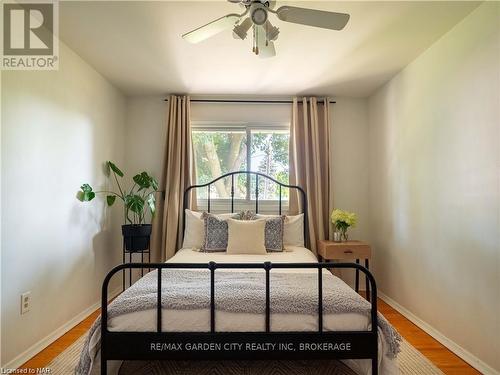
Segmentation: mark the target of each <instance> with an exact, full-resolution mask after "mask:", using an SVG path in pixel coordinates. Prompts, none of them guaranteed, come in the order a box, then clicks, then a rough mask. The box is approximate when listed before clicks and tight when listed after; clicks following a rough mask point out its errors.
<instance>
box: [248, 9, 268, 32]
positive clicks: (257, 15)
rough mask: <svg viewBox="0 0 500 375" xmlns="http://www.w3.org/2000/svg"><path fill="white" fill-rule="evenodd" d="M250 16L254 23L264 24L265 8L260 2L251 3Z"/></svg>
mask: <svg viewBox="0 0 500 375" xmlns="http://www.w3.org/2000/svg"><path fill="white" fill-rule="evenodd" d="M250 17H251V18H252V22H253V23H254V24H256V25H259V26H261V25H264V24H265V23H266V21H267V9H266V7H265V6H264V5H262V4H260V3H253V4H252V6H251V8H250Z"/></svg>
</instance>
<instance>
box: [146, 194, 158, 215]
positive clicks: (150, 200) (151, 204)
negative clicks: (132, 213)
mask: <svg viewBox="0 0 500 375" xmlns="http://www.w3.org/2000/svg"><path fill="white" fill-rule="evenodd" d="M147 203H148V206H149V211H151V217H154V216H155V213H156V198H155V196H154V194H149V195H148V198H147Z"/></svg>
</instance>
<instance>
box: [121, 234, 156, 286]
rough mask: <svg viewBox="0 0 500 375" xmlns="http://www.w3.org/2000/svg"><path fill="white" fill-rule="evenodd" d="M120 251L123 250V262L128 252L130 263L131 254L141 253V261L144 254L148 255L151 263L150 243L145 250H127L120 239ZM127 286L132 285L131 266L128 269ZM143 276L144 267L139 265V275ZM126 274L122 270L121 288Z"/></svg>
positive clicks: (142, 261) (149, 269)
mask: <svg viewBox="0 0 500 375" xmlns="http://www.w3.org/2000/svg"><path fill="white" fill-rule="evenodd" d="M122 251H123V264H125V262H126V254H128V262H129V263H132V255H133V254H138V253H140V254H141V263H144V254H147V255H148V263H151V245H149V246H148V248H147V249H145V250H139V251H127V250H126V248H125V240H122ZM128 271H129V272H128V286H129V287H130V286H131V285H132V268H129V269H128ZM150 271H151V268H148V272H150ZM142 276H144V267H141V277H142ZM125 279H126V275H125V269H124V270H123V272H122V282H123V290H125V281H126V280H125Z"/></svg>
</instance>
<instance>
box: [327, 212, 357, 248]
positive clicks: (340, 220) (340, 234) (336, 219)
mask: <svg viewBox="0 0 500 375" xmlns="http://www.w3.org/2000/svg"><path fill="white" fill-rule="evenodd" d="M331 220H332V223H333V226H334V227H335V233H334V241H337V242H340V241H347V239H348V236H347V229H349V227H355V226H356V223H357V221H358V218H357V216H356V214H355V213H353V212H348V211H343V210H338V209H335V210H333V211H332V216H331Z"/></svg>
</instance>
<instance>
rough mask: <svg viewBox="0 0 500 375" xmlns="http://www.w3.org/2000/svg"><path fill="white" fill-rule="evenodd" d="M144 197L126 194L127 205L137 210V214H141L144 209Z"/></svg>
mask: <svg viewBox="0 0 500 375" xmlns="http://www.w3.org/2000/svg"><path fill="white" fill-rule="evenodd" d="M144 203H145V202H144V199H142V197H141V196H139V195H130V194H129V195H127V196H125V205H126V206H127V208H128V209H129V210H130V211H132V212H135V213H136V214H141V213H142V211H143V210H144Z"/></svg>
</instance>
